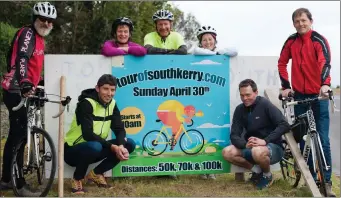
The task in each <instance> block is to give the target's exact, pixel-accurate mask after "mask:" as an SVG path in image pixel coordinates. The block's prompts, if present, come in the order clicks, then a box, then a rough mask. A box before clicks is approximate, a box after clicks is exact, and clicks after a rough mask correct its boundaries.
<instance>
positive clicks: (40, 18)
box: [38, 17, 54, 23]
mask: <svg viewBox="0 0 341 198" xmlns="http://www.w3.org/2000/svg"><path fill="white" fill-rule="evenodd" d="M38 19H39V20H40V21H41V22H43V23H46V21H47V22H48V23H52V22H53V21H54V20H53V19H50V18H46V17H38Z"/></svg>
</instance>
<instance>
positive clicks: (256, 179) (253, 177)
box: [249, 172, 263, 184]
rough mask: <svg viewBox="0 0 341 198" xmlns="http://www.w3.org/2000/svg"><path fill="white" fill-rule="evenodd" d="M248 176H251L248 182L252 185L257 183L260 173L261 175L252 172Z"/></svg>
mask: <svg viewBox="0 0 341 198" xmlns="http://www.w3.org/2000/svg"><path fill="white" fill-rule="evenodd" d="M250 174H251V177H250V179H249V181H250V182H252V183H253V184H256V183H258V181H259V179H260V178H261V177H262V176H263V173H262V172H261V173H255V172H252V173H250Z"/></svg>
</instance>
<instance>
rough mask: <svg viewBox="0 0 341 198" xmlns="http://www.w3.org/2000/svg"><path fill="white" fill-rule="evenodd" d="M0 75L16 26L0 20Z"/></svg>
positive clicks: (5, 68) (1, 74)
mask: <svg viewBox="0 0 341 198" xmlns="http://www.w3.org/2000/svg"><path fill="white" fill-rule="evenodd" d="M0 30H1V31H0V76H1V79H2V77H3V75H4V74H5V73H6V70H7V63H6V55H7V52H8V50H9V48H10V46H11V42H12V39H13V36H14V34H15V32H16V31H17V30H18V29H17V28H14V27H12V26H11V25H8V24H7V23H3V22H0ZM0 103H2V89H1V90H0Z"/></svg>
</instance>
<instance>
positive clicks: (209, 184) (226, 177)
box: [0, 139, 340, 197]
mask: <svg viewBox="0 0 341 198" xmlns="http://www.w3.org/2000/svg"><path fill="white" fill-rule="evenodd" d="M4 143H5V139H2V140H1V154H2V149H3V148H2V147H3V146H4ZM245 175H246V177H248V173H246V174H245ZM302 180H303V179H301V181H302ZM107 181H108V183H109V184H111V185H112V186H113V187H114V188H113V189H110V190H108V189H99V188H98V187H97V186H95V185H94V184H86V185H84V188H85V189H86V190H87V191H88V192H87V193H86V194H85V195H83V196H86V197H116V196H118V197H211V196H223V197H227V196H228V197H230V196H232V197H311V193H310V191H309V189H308V188H307V187H304V186H302V185H301V186H300V187H299V188H292V187H290V185H289V184H288V183H287V182H286V181H284V180H283V178H282V175H281V173H280V172H274V183H273V185H272V186H270V187H269V188H267V189H264V190H257V189H256V188H255V187H254V186H253V185H252V184H250V183H249V182H237V181H235V180H234V174H232V173H231V174H219V175H217V179H216V180H203V179H201V178H200V177H199V176H198V175H181V176H179V177H178V179H177V180H173V179H167V178H156V177H130V178H114V179H113V180H112V179H109V178H108V179H107ZM332 181H333V191H334V192H335V193H336V194H337V196H338V197H340V188H339V186H340V177H336V176H335V175H333V176H332ZM301 183H303V182H301ZM0 196H5V197H13V196H14V195H13V192H12V191H11V190H8V191H3V192H0ZM48 196H49V197H50V196H51V197H57V196H58V185H57V180H55V183H54V185H53V186H52V189H51V191H50V193H49V195H48ZM64 196H65V197H81V196H80V195H73V194H71V183H70V179H64Z"/></svg>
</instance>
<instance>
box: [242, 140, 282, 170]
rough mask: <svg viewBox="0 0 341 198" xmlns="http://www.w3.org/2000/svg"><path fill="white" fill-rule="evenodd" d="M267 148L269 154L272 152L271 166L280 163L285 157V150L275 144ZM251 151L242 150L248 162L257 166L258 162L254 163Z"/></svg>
mask: <svg viewBox="0 0 341 198" xmlns="http://www.w3.org/2000/svg"><path fill="white" fill-rule="evenodd" d="M266 147H268V149H269V152H270V155H269V157H270V165H272V164H276V163H278V162H279V161H280V160H281V159H282V157H283V155H284V151H283V148H282V147H281V146H280V145H277V144H273V143H269V144H267V145H266ZM251 150H252V149H250V148H246V149H242V157H243V158H244V159H246V160H247V161H248V162H250V163H251V164H256V162H255V161H254V159H253V157H252V151H251Z"/></svg>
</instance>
